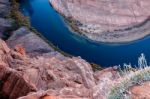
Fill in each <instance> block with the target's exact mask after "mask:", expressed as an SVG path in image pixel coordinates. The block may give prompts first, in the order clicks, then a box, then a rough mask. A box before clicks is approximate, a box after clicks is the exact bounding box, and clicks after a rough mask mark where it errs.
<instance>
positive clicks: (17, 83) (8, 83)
mask: <svg viewBox="0 0 150 99" xmlns="http://www.w3.org/2000/svg"><path fill="white" fill-rule="evenodd" d="M16 55H17V54H16ZM18 55H19V53H18ZM12 59H13V52H11V50H10V49H9V48H8V47H7V45H6V44H5V42H3V41H2V40H0V98H1V99H16V98H17V97H20V96H23V95H27V94H28V93H29V92H31V91H36V88H35V87H34V86H33V85H32V83H30V81H29V80H27V79H26V78H25V76H22V74H21V73H19V72H18V71H16V70H15V69H12V68H10V64H9V62H10V63H11V62H12ZM11 65H13V64H12V63H11ZM14 65H15V64H14Z"/></svg>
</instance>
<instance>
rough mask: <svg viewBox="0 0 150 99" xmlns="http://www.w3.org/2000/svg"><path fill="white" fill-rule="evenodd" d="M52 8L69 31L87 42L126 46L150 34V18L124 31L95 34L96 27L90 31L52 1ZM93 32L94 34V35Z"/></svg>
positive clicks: (50, 0)
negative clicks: (64, 22)
mask: <svg viewBox="0 0 150 99" xmlns="http://www.w3.org/2000/svg"><path fill="white" fill-rule="evenodd" d="M49 2H50V4H51V6H52V7H53V8H54V9H55V10H56V12H57V13H58V14H60V15H61V16H63V18H64V19H65V21H66V23H67V25H68V27H69V30H71V31H72V32H74V33H76V34H79V35H80V36H83V37H85V38H86V39H87V40H90V41H92V42H96V43H108V44H125V43H130V42H133V41H138V40H141V39H143V38H145V37H147V36H149V34H150V32H149V31H150V29H149V27H150V18H149V17H148V18H147V19H146V20H145V21H143V22H142V23H140V24H136V25H133V26H131V27H130V26H129V27H127V28H123V29H118V30H114V31H110V32H109V31H107V32H102V33H94V32H95V31H97V30H95V29H94V27H92V26H91V27H90V28H91V29H94V30H95V31H91V30H90V29H88V27H84V28H85V30H84V29H82V27H83V26H87V25H86V24H83V23H81V22H80V21H78V20H75V19H73V18H72V17H68V15H66V14H65V13H64V12H66V11H64V12H62V11H60V10H59V8H58V7H57V4H53V1H52V0H49ZM92 32H93V33H92Z"/></svg>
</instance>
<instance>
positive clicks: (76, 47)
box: [20, 0, 150, 67]
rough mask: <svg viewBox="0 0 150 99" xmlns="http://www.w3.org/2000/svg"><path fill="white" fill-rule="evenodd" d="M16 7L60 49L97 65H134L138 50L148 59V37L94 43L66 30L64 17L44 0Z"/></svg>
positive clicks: (22, 1) (149, 58)
mask: <svg viewBox="0 0 150 99" xmlns="http://www.w3.org/2000/svg"><path fill="white" fill-rule="evenodd" d="M20 5H21V6H20V8H21V11H22V13H23V14H24V15H25V16H28V17H29V18H30V22H31V25H32V27H34V28H35V29H36V30H37V31H39V32H40V33H41V34H42V35H43V36H44V37H45V38H46V39H47V40H49V41H50V42H52V43H53V44H54V45H55V46H57V47H59V48H60V49H61V50H62V51H64V52H66V53H69V54H71V55H74V56H81V57H82V58H83V59H85V60H87V61H89V62H93V63H96V64H99V65H100V66H102V67H108V66H114V65H119V64H120V65H122V64H123V63H131V64H132V65H136V64H137V58H138V56H140V54H141V53H144V54H145V55H146V59H147V60H150V37H145V38H144V39H141V40H137V41H134V42H131V43H126V44H108V43H96V42H93V41H90V40H87V39H86V38H85V37H82V36H79V35H77V34H75V33H73V32H72V31H70V30H69V28H68V26H67V24H66V23H65V21H64V19H63V18H62V17H61V16H60V15H59V14H58V13H57V12H56V11H55V10H54V9H53V8H52V7H51V5H50V4H49V1H48V0H21V2H20Z"/></svg>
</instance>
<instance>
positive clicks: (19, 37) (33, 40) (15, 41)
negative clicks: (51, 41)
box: [7, 27, 54, 54]
mask: <svg viewBox="0 0 150 99" xmlns="http://www.w3.org/2000/svg"><path fill="white" fill-rule="evenodd" d="M7 43H8V45H9V46H10V47H11V48H13V49H14V47H15V45H21V46H23V47H24V48H25V49H26V52H27V53H30V54H36V53H38V54H39V53H48V52H52V51H54V50H53V49H52V48H51V47H50V46H49V45H48V44H47V43H45V41H44V40H42V39H41V38H40V37H38V36H37V35H36V34H35V33H33V32H31V31H29V30H28V29H27V28H26V27H21V28H20V29H18V30H16V31H14V32H13V33H12V35H11V37H10V38H9V39H8V40H7Z"/></svg>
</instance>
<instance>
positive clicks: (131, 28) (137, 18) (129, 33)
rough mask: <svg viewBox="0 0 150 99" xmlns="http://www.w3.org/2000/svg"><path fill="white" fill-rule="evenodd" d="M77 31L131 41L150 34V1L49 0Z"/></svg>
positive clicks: (102, 38) (104, 38) (108, 39)
mask: <svg viewBox="0 0 150 99" xmlns="http://www.w3.org/2000/svg"><path fill="white" fill-rule="evenodd" d="M49 1H50V3H51V4H52V6H53V7H54V8H55V9H56V10H57V11H58V12H59V13H61V14H62V15H63V16H65V18H66V19H67V20H68V22H69V23H70V24H71V27H72V29H73V30H76V31H77V32H80V33H82V34H84V35H85V36H87V37H88V38H89V39H92V40H95V41H101V42H129V41H133V40H137V39H139V38H143V37H144V36H146V35H148V34H149V27H150V22H149V20H150V19H149V16H150V12H149V10H150V7H149V5H150V1H149V0H140V1H139V0H124V1H121V0H116V1H111V0H107V1H104V0H102V1H101V0H49Z"/></svg>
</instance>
